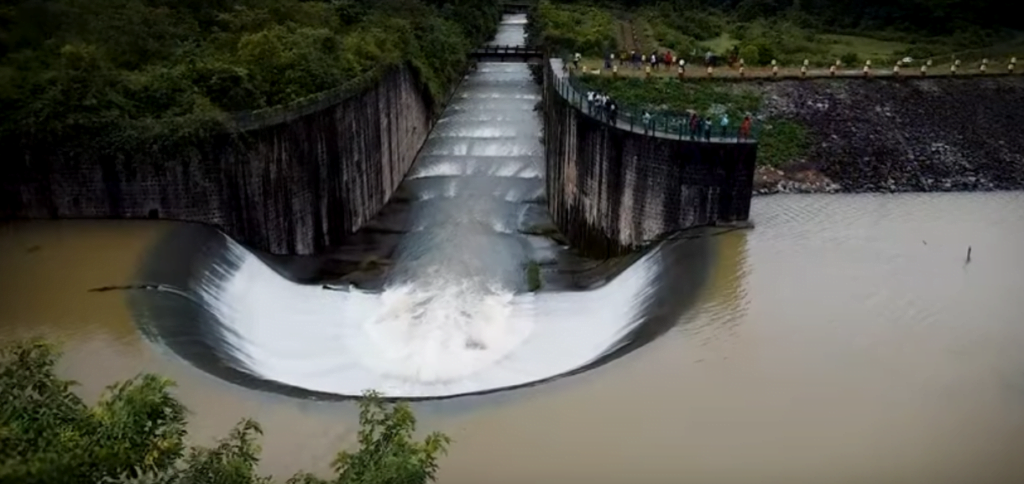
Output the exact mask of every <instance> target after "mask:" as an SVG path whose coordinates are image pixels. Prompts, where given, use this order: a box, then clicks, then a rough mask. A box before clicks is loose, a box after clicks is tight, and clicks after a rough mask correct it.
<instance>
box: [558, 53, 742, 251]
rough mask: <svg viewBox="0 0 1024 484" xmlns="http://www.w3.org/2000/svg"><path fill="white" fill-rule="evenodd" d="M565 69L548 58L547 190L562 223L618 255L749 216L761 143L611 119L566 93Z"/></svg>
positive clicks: (582, 241)
mask: <svg viewBox="0 0 1024 484" xmlns="http://www.w3.org/2000/svg"><path fill="white" fill-rule="evenodd" d="M552 62H553V63H557V62H558V61H552ZM562 76H564V74H563V73H562V72H561V68H560V67H557V66H553V65H552V64H547V65H546V66H545V74H544V84H545V87H544V111H545V116H544V138H545V152H546V155H547V196H548V209H549V211H550V212H551V216H552V218H553V220H554V222H555V224H556V225H557V226H558V228H559V230H561V231H562V232H563V234H565V236H566V238H567V239H568V240H569V241H570V243H571V244H572V245H573V246H574V247H577V248H579V250H580V251H581V252H582V253H584V254H587V255H590V256H594V257H607V256H614V255H620V254H623V253H625V252H628V251H630V250H633V249H635V248H637V247H639V246H642V245H644V244H646V243H648V242H650V241H653V240H657V239H659V238H661V237H664V236H665V235H667V234H670V233H672V232H677V231H679V230H683V229H687V228H692V227H697V226H702V225H714V224H719V223H729V222H740V221H746V220H747V219H748V218H749V216H750V200H751V196H752V191H753V176H754V164H755V160H756V157H757V144H756V143H752V142H744V143H737V142H735V141H733V142H722V143H719V142H700V141H690V140H685V139H684V140H680V139H670V138H667V137H658V136H648V135H645V134H643V133H638V132H631V131H629V130H626V129H620V128H617V127H613V126H610V125H609V124H607V123H605V122H604V121H601V120H599V119H596V118H595V117H593V116H590V115H589V114H587V113H584V112H582V111H581V110H580V109H579V108H577V107H576V106H574V105H573V104H572V103H570V102H569V101H568V100H567V99H566V98H565V97H564V96H563V95H562V94H561V93H560V90H559V88H558V87H557V85H558V84H559V83H560V82H562V80H563V79H564V78H563V77H562ZM563 86H564V84H563Z"/></svg>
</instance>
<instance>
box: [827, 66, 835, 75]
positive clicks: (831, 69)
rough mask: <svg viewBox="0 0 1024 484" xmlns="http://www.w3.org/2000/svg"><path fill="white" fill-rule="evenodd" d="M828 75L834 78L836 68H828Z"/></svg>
mask: <svg viewBox="0 0 1024 484" xmlns="http://www.w3.org/2000/svg"><path fill="white" fill-rule="evenodd" d="M828 75H830V76H832V77H836V66H835V65H831V66H828Z"/></svg>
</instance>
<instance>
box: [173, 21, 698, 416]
mask: <svg viewBox="0 0 1024 484" xmlns="http://www.w3.org/2000/svg"><path fill="white" fill-rule="evenodd" d="M524 24H525V16H507V17H506V22H504V23H503V25H502V27H501V31H500V32H499V33H498V35H497V38H496V42H499V43H504V44H513V43H518V44H521V43H522V41H523V26H524ZM512 40H515V42H513V41H512ZM539 101H540V88H539V86H537V85H536V83H535V82H533V80H532V79H531V75H530V70H529V67H528V65H527V64H525V63H480V64H479V65H478V66H477V68H476V69H475V70H474V71H473V72H471V73H470V74H469V75H468V77H467V78H466V79H465V80H464V82H463V83H462V85H461V86H460V88H459V90H458V91H457V93H456V94H455V96H454V98H453V99H452V101H451V102H450V104H449V105H448V107H447V108H446V110H445V111H444V113H443V114H442V116H441V117H440V119H439V120H438V122H437V125H436V127H435V128H434V130H433V132H432V133H431V135H430V137H429V138H428V140H427V142H426V144H425V145H424V147H423V149H422V150H421V152H420V154H419V156H418V157H417V159H416V161H415V162H414V165H413V167H412V169H411V171H410V173H409V174H408V176H407V177H406V179H405V180H404V181H403V187H402V189H403V190H404V192H405V193H408V194H409V195H410V199H411V200H410V201H409V205H408V209H407V211H408V216H407V218H406V219H405V220H406V221H405V223H404V225H405V226H404V227H403V233H404V235H402V237H401V239H400V240H399V241H398V243H397V247H396V248H395V250H394V254H393V256H392V261H391V262H392V264H393V266H392V268H391V270H390V271H389V272H388V273H387V276H386V280H385V281H384V284H383V290H381V291H367V290H361V289H359V288H357V287H355V286H349V285H342V286H339V287H325V286H323V285H322V284H300V283H297V282H293V281H292V280H289V279H288V278H286V277H284V276H282V274H281V273H280V272H279V271H277V270H275V269H274V268H273V267H272V265H271V264H268V262H267V260H266V259H265V258H261V257H259V256H257V255H256V254H253V253H251V252H250V251H248V250H247V249H246V248H244V247H243V246H241V245H239V244H237V243H235V242H233V241H231V240H229V239H227V238H226V237H224V236H219V237H220V239H221V240H219V241H218V242H217V243H216V244H215V245H216V247H217V248H216V249H215V250H213V252H216V254H215V255H211V256H209V258H208V259H205V262H203V263H202V264H193V266H202V267H205V269H204V270H202V271H200V272H201V274H199V275H198V276H196V275H191V276H190V277H189V280H190V282H188V283H187V284H186V285H188V286H190V287H189V288H188V289H187V290H186V292H187V293H188V294H189V297H190V298H191V299H192V300H193V301H195V302H196V303H197V304H198V305H199V306H201V307H202V308H203V309H204V311H205V312H206V313H207V314H211V315H212V318H211V319H212V321H209V322H208V323H206V324H205V326H204V327H203V329H201V330H194V331H193V330H184V329H181V328H180V327H178V328H176V329H174V330H173V331H172V332H175V331H176V332H177V333H176V334H178V335H179V336H177V337H176V338H177V343H178V344H179V345H180V344H182V343H181V341H186V340H187V341H190V342H194V341H197V340H202V341H205V343H204V344H205V345H207V346H208V347H209V348H210V351H211V352H213V353H217V354H218V356H217V358H216V359H218V360H220V361H222V362H227V365H228V366H231V367H233V368H234V369H236V370H238V371H239V372H241V373H244V374H246V375H249V376H252V377H255V378H256V379H259V380H261V381H266V382H275V383H276V384H280V385H284V386H287V387H291V388H297V389H301V390H304V391H309V392H315V393H320V394H330V395H348V396H351V395H359V394H360V393H361V392H363V391H364V390H367V389H374V390H377V391H380V392H381V393H383V394H384V395H386V396H390V397H406V398H438V397H447V396H455V395H462V394H471V393H481V392H490V391H494V390H498V389H503V388H509V387H516V386H522V385H527V384H530V383H534V382H539V381H543V380H547V379H550V378H553V377H556V376H559V375H564V374H567V373H571V372H573V371H576V370H579V369H580V368H583V367H586V366H588V365H592V364H594V363H595V362H597V361H598V360H601V359H602V358H606V357H608V356H609V355H611V354H614V353H615V352H617V351H620V350H621V349H622V348H623V347H624V346H625V345H628V344H630V343H631V342H633V340H635V339H636V338H635V333H636V332H637V330H638V328H640V327H641V326H642V325H643V324H645V322H648V319H649V318H646V317H645V314H646V313H647V312H649V310H650V308H651V306H652V304H654V301H655V300H656V299H657V297H656V295H655V294H653V292H652V291H653V289H652V288H653V287H655V284H654V283H653V280H654V279H655V278H656V277H658V276H659V274H660V273H661V272H662V268H663V267H664V266H665V265H666V264H665V261H664V260H663V259H664V258H665V249H662V250H655V251H652V252H651V253H649V254H647V255H646V256H644V257H643V258H641V259H640V260H639V261H638V262H637V263H635V264H633V265H632V266H631V267H629V268H628V269H626V270H625V271H624V272H623V273H621V274H620V275H619V276H618V277H616V278H615V279H613V280H612V281H611V282H609V283H608V284H605V285H603V286H601V287H599V288H596V289H592V290H587V291H576V292H565V291H562V292H540V293H530V292H529V291H528V283H527V277H526V274H527V270H526V268H527V267H528V265H529V264H531V261H532V262H536V261H537V260H538V259H540V258H543V257H544V256H543V254H544V253H550V252H551V251H552V250H555V249H557V244H555V243H554V242H553V241H551V240H549V239H547V238H544V237H537V236H530V235H526V234H524V233H522V232H523V230H522V229H523V227H524V226H528V225H530V224H531V223H535V222H536V221H537V220H540V219H545V218H546V212H545V211H544V207H543V205H541V204H539V203H538V200H540V199H542V197H543V194H544V178H543V174H544V157H543V156H544V155H543V146H542V142H541V136H540V132H541V123H540V113H539V112H536V111H535V107H536V106H537V104H538V102H539ZM545 251H546V252H545ZM675 297H676V298H681V295H679V294H676V295H675ZM189 331H192V332H189ZM157 332H159V331H157ZM165 333H166V331H165ZM164 339H165V340H169V341H168V344H170V345H171V346H173V345H174V344H175V341H173V340H174V339H175V338H174V337H171V338H168V337H166V335H165V337H164ZM189 344H192V343H189ZM179 353H181V352H180V351H179ZM209 366H223V365H218V364H211V365H209Z"/></svg>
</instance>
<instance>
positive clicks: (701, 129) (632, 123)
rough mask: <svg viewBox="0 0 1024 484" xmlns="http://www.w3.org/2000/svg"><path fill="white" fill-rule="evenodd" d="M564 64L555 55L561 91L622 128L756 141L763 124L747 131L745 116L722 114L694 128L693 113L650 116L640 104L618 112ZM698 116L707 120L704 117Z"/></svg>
mask: <svg viewBox="0 0 1024 484" xmlns="http://www.w3.org/2000/svg"><path fill="white" fill-rule="evenodd" d="M560 64H561V61H560V60H559V59H552V62H551V68H552V71H553V74H554V75H552V76H551V77H552V82H553V83H554V88H555V90H556V91H557V92H558V93H559V95H561V96H562V97H563V98H564V99H565V100H567V101H568V102H569V104H571V105H573V106H574V107H576V108H578V109H579V110H580V111H581V112H582V113H584V114H586V115H588V116H590V117H592V118H594V119H597V120H599V121H602V122H604V123H607V124H610V125H612V126H615V127H616V128H618V129H622V130H626V131H630V132H633V133H642V134H645V135H648V136H655V137H658V138H667V139H678V140H692V141H697V142H708V143H754V142H756V141H757V135H758V133H759V127H760V126H759V125H758V124H757V123H752V125H751V127H750V130H749V132H746V133H744V132H743V130H742V126H741V123H740V121H741V120H735V119H730V120H729V123H728V124H726V125H725V126H723V125H722V124H721V118H711V125H710V129H707V128H708V126H706V125H705V124H704V123H700V122H699V123H698V124H697V129H692V125H691V117H690V115H689V114H678V113H672V112H664V111H661V112H658V111H654V112H652V111H646V113H647V114H648V116H645V115H644V113H645V110H643V109H641V108H638V107H636V106H623V105H618V109H616V111H617V112H616V113H614V114H613V113H611V112H609V111H608V110H607V109H605V108H603V107H601V106H598V105H597V104H596V103H592V102H589V101H588V100H587V96H586V94H585V92H586V89H584V88H583V87H582V86H580V85H579V84H578V81H576V80H575V78H573V77H571V76H569V75H568V74H565V73H562V72H561V70H562V68H561V65H560ZM698 119H700V120H703V117H699V118H698Z"/></svg>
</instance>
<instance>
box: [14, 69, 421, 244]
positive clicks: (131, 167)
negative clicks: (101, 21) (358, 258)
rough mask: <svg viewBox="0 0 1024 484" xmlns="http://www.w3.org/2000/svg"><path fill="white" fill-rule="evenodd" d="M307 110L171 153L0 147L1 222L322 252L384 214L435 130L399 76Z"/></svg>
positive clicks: (403, 74) (409, 83)
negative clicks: (135, 223) (132, 227)
mask: <svg viewBox="0 0 1024 484" xmlns="http://www.w3.org/2000/svg"><path fill="white" fill-rule="evenodd" d="M300 104H301V105H296V106H289V107H285V108H283V109H277V110H273V111H274V112H272V113H271V116H262V117H260V119H254V118H253V117H252V116H238V117H236V119H235V124H236V129H234V130H232V131H231V132H222V133H219V134H215V135H211V136H208V137H203V138H200V139H197V140H193V141H190V142H189V143H188V144H187V145H186V146H184V147H176V148H175V149H166V148H165V149H159V148H154V149H151V150H145V151H142V152H121V153H114V154H96V153H93V152H89V151H79V150H76V149H75V147H59V146H58V147H53V146H38V145H36V146H29V147H26V148H21V147H18V148H15V149H16V150H17V151H13V149H12V148H11V147H10V146H7V145H8V144H9V143H4V145H5V146H2V148H3V149H4V153H5V154H7V156H5V160H4V163H2V164H0V219H12V218H14V219H17V218H147V217H148V218H157V217H158V218H164V219H175V220H184V221H191V222H202V223H207V224H213V225H216V226H218V227H220V228H221V229H222V230H223V231H224V232H226V233H227V234H228V235H229V236H231V237H233V238H235V239H236V240H239V241H241V242H243V243H245V244H247V245H249V246H252V247H254V248H257V249H260V250H263V251H266V252H271V253H276V254H312V253H316V252H318V251H320V250H322V249H323V248H325V247H327V246H330V245H332V244H334V243H336V242H337V241H338V240H339V239H340V238H341V237H342V236H344V235H345V234H348V233H351V232H353V231H354V230H355V229H357V228H358V227H359V226H360V225H362V224H363V223H365V222H366V221H368V220H369V219H370V218H371V217H373V215H374V214H376V213H377V211H378V210H380V208H381V207H382V206H383V205H384V203H385V202H386V201H387V199H388V197H389V196H390V195H391V193H392V192H393V191H394V189H395V188H396V187H397V186H398V184H399V182H400V181H401V180H402V178H403V177H404V176H405V173H406V171H408V169H409V167H410V166H411V164H412V161H413V159H414V158H415V156H416V153H417V152H418V151H419V149H420V147H421V146H422V145H423V142H424V141H425V140H426V137H427V134H428V133H429V132H430V128H431V123H432V121H431V119H432V117H431V101H430V99H429V97H428V96H427V94H426V89H425V87H421V86H420V83H419V82H418V81H417V80H416V77H415V75H414V74H413V72H412V71H411V70H410V69H408V68H395V69H393V70H391V71H389V72H387V73H386V74H385V75H383V77H382V79H381V80H380V82H378V83H376V84H375V85H374V86H373V87H371V88H369V89H368V90H365V91H363V92H361V93H358V94H355V95H344V96H342V95H338V96H328V97H321V98H319V99H317V100H314V101H312V102H306V103H300ZM14 153H18V154H17V155H13V154H14ZM12 155H13V156H12Z"/></svg>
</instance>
